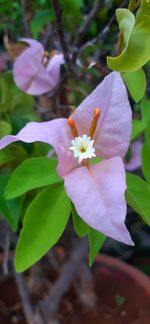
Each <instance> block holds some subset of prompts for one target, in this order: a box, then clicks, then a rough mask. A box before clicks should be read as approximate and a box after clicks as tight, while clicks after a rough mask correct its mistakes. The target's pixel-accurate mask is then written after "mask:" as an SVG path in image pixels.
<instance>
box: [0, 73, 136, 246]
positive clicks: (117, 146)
mask: <svg viewBox="0 0 150 324" xmlns="http://www.w3.org/2000/svg"><path fill="white" fill-rule="evenodd" d="M96 107H99V108H100V111H101V114H100V118H99V121H98V125H97V129H96V132H95V135H94V140H95V142H94V146H95V150H96V155H97V156H98V157H102V158H103V159H104V160H103V161H102V162H100V163H98V164H95V165H93V164H89V165H88V166H83V165H82V164H79V163H78V160H77V159H75V158H74V156H73V153H72V152H71V151H70V150H69V147H70V146H71V141H72V139H73V136H72V133H71V130H70V128H69V126H68V122H67V119H65V118H59V119H56V120H52V121H49V122H43V123H37V122H30V123H28V124H27V125H26V126H25V127H24V128H23V129H22V130H21V131H20V132H19V133H18V134H17V135H16V136H13V135H11V136H10V135H9V136H5V137H4V138H3V139H2V140H1V141H0V148H3V147H5V146H7V145H8V144H10V143H12V142H16V141H18V140H21V141H24V142H26V143H31V142H35V141H41V142H46V143H49V144H51V145H52V146H53V147H54V149H55V151H56V153H57V155H58V168H57V170H58V174H59V175H60V176H61V177H63V179H64V185H65V189H66V192H67V194H68V196H69V198H70V199H71V201H72V202H73V203H74V205H75V208H76V210H77V212H78V214H79V216H80V217H81V218H82V219H83V220H84V221H85V222H86V223H87V224H88V225H90V226H91V227H92V228H94V229H96V230H98V231H100V232H102V233H104V234H105V235H108V236H110V237H112V238H114V239H116V240H118V241H121V242H123V243H126V244H130V245H133V241H132V239H131V237H130V234H129V232H128V230H127V228H126V226H125V224H124V221H125V217H126V202H125V197H124V192H125V190H126V180H125V170H124V165H123V162H122V158H123V157H124V155H125V153H126V151H127V149H128V146H129V140H130V134H131V125H132V114H131V108H130V104H129V101H128V97H127V92H126V88H125V86H124V83H123V81H122V79H121V77H120V75H119V73H117V72H113V73H110V74H109V75H108V76H107V77H105V79H104V80H103V82H101V83H100V84H99V85H98V86H97V88H96V89H95V90H94V91H93V92H92V93H91V94H90V95H89V96H88V97H87V98H86V99H85V100H84V101H83V102H82V103H81V105H80V106H79V107H78V108H77V109H76V110H75V112H74V113H73V114H72V115H71V117H72V118H73V119H74V120H75V123H76V127H77V129H78V133H79V135H81V136H82V135H83V134H87V135H88V132H89V127H90V123H91V120H92V118H93V112H94V109H95V108H96Z"/></svg>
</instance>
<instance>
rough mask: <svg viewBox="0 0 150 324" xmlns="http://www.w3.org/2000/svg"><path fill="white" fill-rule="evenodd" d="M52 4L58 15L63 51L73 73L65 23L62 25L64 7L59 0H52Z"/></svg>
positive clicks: (58, 27)
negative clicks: (65, 33)
mask: <svg viewBox="0 0 150 324" xmlns="http://www.w3.org/2000/svg"><path fill="white" fill-rule="evenodd" d="M52 4H53V7H54V10H55V16H56V29H57V34H58V37H59V41H60V44H61V48H62V52H63V54H64V59H65V62H66V65H67V68H68V71H69V72H70V73H73V68H72V60H71V57H70V54H69V49H68V46H67V43H66V40H65V35H64V30H63V25H62V9H61V7H60V4H59V0H52Z"/></svg>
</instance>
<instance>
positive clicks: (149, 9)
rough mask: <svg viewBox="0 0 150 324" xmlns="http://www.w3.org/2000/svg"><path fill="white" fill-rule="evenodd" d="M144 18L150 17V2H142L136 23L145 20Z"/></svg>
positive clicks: (147, 0)
mask: <svg viewBox="0 0 150 324" xmlns="http://www.w3.org/2000/svg"><path fill="white" fill-rule="evenodd" d="M144 16H150V2H149V0H142V1H141V4H140V7H139V10H138V12H137V15H136V22H140V21H141V20H142V19H144V18H145V17H144Z"/></svg>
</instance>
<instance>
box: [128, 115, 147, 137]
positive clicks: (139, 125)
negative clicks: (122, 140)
mask: <svg viewBox="0 0 150 324" xmlns="http://www.w3.org/2000/svg"><path fill="white" fill-rule="evenodd" d="M145 129H146V124H145V123H144V121H142V120H136V119H133V120H132V133H131V142H132V141H134V140H135V139H136V138H138V137H139V136H140V135H141V134H142V133H143V132H144V130H145Z"/></svg>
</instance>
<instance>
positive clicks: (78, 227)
mask: <svg viewBox="0 0 150 324" xmlns="http://www.w3.org/2000/svg"><path fill="white" fill-rule="evenodd" d="M71 206H72V207H71V208H72V219H73V225H74V229H75V232H76V233H77V235H78V236H79V237H83V236H85V235H87V234H88V225H87V224H86V223H85V222H84V221H83V220H82V219H81V217H80V216H79V215H78V214H77V212H76V209H75V207H74V205H73V204H71Z"/></svg>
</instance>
